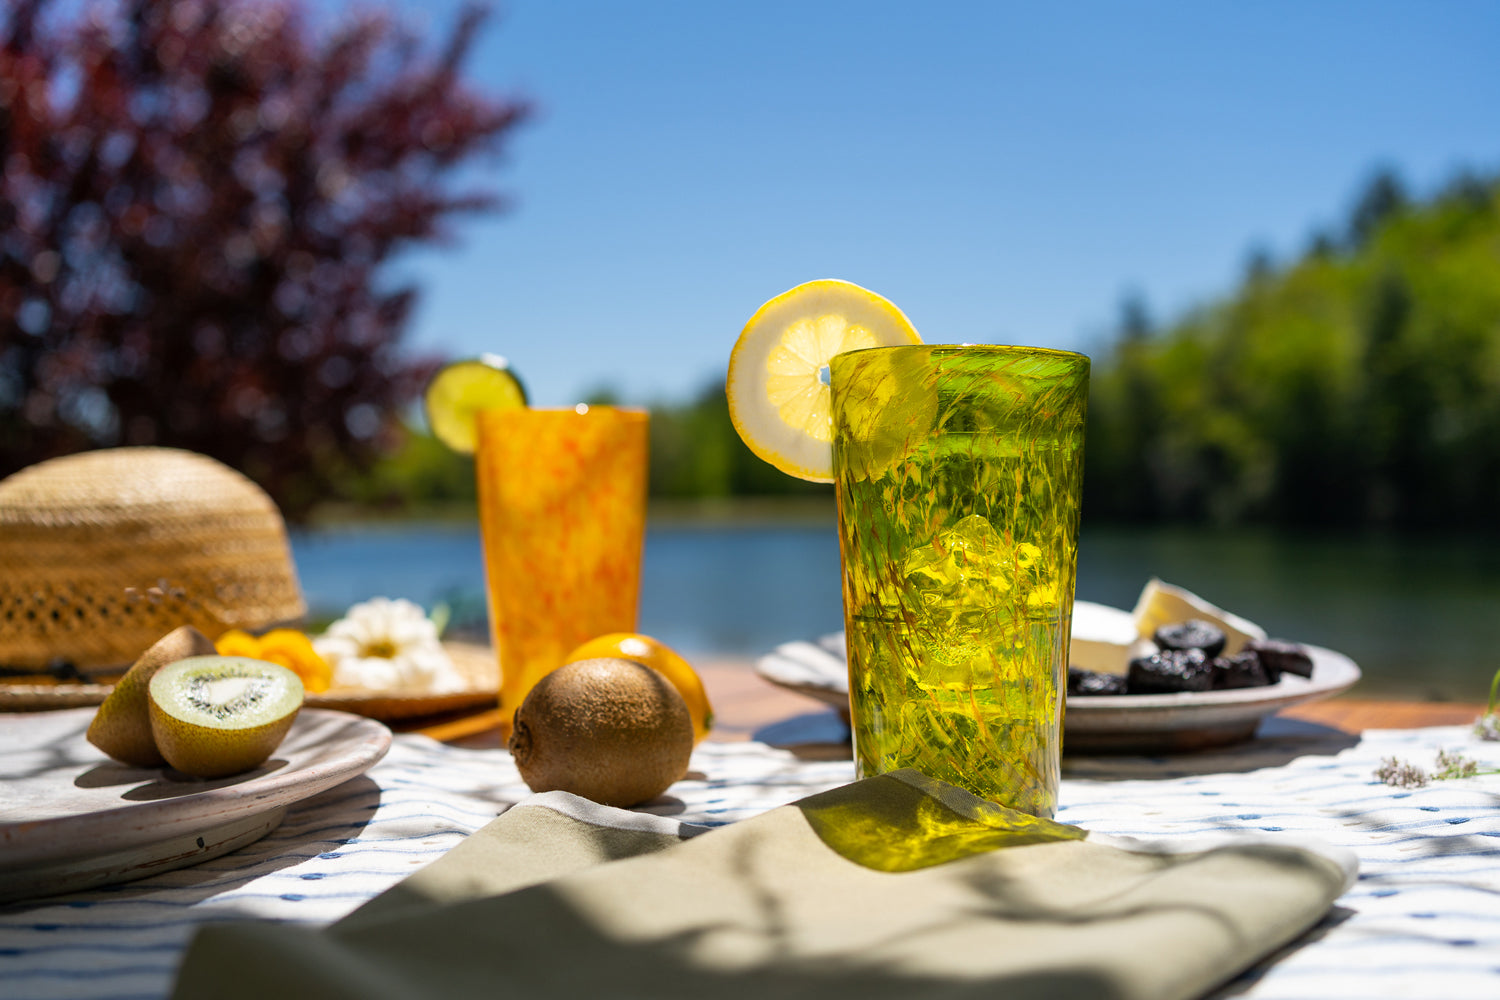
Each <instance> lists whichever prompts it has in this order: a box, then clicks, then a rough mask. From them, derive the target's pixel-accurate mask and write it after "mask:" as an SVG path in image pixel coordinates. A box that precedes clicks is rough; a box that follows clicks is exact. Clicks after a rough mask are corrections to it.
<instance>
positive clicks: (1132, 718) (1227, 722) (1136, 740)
mask: <svg viewBox="0 0 1500 1000" xmlns="http://www.w3.org/2000/svg"><path fill="white" fill-rule="evenodd" d="M1306 648H1307V650H1308V652H1309V653H1310V654H1311V655H1312V660H1313V675H1312V677H1311V678H1310V679H1307V678H1302V677H1298V676H1296V675H1294V674H1283V675H1282V678H1281V680H1280V681H1279V682H1278V683H1276V684H1272V685H1270V686H1269V687H1260V688H1243V689H1240V690H1236V691H1204V692H1202V693H1187V692H1184V693H1181V694H1138V695H1109V696H1095V697H1087V698H1086V697H1072V698H1069V699H1068V707H1067V711H1066V712H1065V713H1064V715H1063V751H1064V752H1065V753H1171V752H1180V751H1187V750H1202V749H1207V748H1209V747H1216V746H1226V745H1228V744H1231V743H1239V742H1242V741H1244V740H1248V739H1250V738H1251V737H1253V736H1254V735H1255V730H1256V727H1257V726H1258V725H1259V724H1260V721H1261V720H1262V719H1263V718H1265V717H1266V716H1269V715H1273V714H1275V713H1276V712H1278V711H1280V710H1281V709H1283V708H1287V707H1288V706H1291V705H1297V704H1300V703H1302V702H1307V701H1316V700H1317V699H1319V698H1327V697H1330V696H1332V695H1335V694H1338V693H1339V692H1340V691H1345V690H1348V688H1349V687H1351V686H1352V685H1353V684H1354V682H1355V681H1357V680H1359V677H1360V672H1359V667H1358V666H1356V665H1355V663H1354V661H1353V660H1351V659H1349V658H1348V657H1347V656H1345V655H1343V654H1342V653H1335V652H1334V651H1333V650H1331V649H1322V648H1320V647H1318V646H1307V647H1306ZM755 669H756V672H757V673H759V674H760V675H761V676H762V677H764V678H765V679H766V680H768V681H770V682H771V683H773V684H777V685H780V686H781V687H784V688H789V689H791V690H793V691H798V692H801V693H802V694H806V695H810V696H811V697H814V698H817V699H819V700H820V701H824V702H827V703H828V704H830V705H833V706H834V707H835V708H837V709H838V710H839V711H840V712H842V713H843V714H844V715H845V716H847V715H848V713H849V674H848V666H847V664H846V661H845V649H844V634H843V633H842V632H836V633H833V634H831V635H826V636H824V637H823V638H821V639H819V640H817V641H816V642H788V643H784V644H782V645H780V646H777V647H776V649H775V650H774V651H772V652H771V653H769V654H768V655H766V656H763V657H761V658H760V659H759V660H757V661H756V664H755Z"/></svg>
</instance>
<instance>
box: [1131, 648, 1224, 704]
mask: <svg viewBox="0 0 1500 1000" xmlns="http://www.w3.org/2000/svg"><path fill="white" fill-rule="evenodd" d="M1212 683H1213V668H1212V667H1210V666H1209V660H1208V657H1206V656H1204V655H1203V650H1201V649H1164V650H1162V651H1161V652H1159V653H1152V654H1151V655H1150V656H1140V657H1137V658H1135V659H1134V660H1131V661H1130V671H1129V673H1127V674H1126V685H1127V687H1128V689H1129V691H1130V693H1131V694H1172V693H1174V692H1177V691H1207V690H1208V689H1209V686H1210V685H1211V684H1212Z"/></svg>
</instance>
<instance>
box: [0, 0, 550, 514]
mask: <svg viewBox="0 0 1500 1000" xmlns="http://www.w3.org/2000/svg"><path fill="white" fill-rule="evenodd" d="M4 4H5V6H4V12H5V16H4V21H3V24H0V171H3V172H0V476H3V475H5V474H8V473H10V472H13V471H15V470H16V469H18V468H21V467H23V466H25V465H28V464H30V463H33V462H36V461H39V460H41V459H44V458H48V457H51V456H54V455H60V454H65V453H68V452H73V451H78V450H82V449H86V448H94V447H103V446H111V445H140V444H156V445H171V446H176V447H182V448H188V449H191V450H194V451H198V452H202V453H204V454H208V455H212V456H214V457H216V458H218V459H220V460H221V461H224V462H226V463H227V464H229V465H231V466H233V467H235V468H238V469H240V470H242V471H244V472H245V473H247V474H248V475H250V476H251V477H252V478H254V479H255V480H256V481H258V482H259V483H261V484H262V485H263V486H264V487H265V488H266V489H267V490H268V491H269V492H270V493H271V494H272V496H273V497H274V498H275V499H276V500H277V502H278V503H279V504H280V505H281V507H282V509H283V511H284V512H285V513H286V514H287V515H288V517H290V518H292V519H298V518H300V517H302V516H303V515H305V514H306V513H307V512H308V511H309V509H310V508H311V507H312V506H313V504H315V503H316V502H318V501H320V500H323V499H326V498H328V497H330V496H339V495H348V493H349V491H350V490H351V489H352V488H353V484H354V480H355V478H356V477H357V475H358V474H359V473H360V472H361V471H362V470H365V469H367V468H368V467H370V465H371V464H372V463H373V462H374V461H375V459H376V458H377V457H378V456H379V455H381V454H382V453H383V452H385V451H388V450H390V448H391V447H392V445H393V440H392V434H393V433H401V432H400V430H399V428H398V422H397V420H396V415H397V414H398V413H399V412H400V411H401V409H402V408H403V407H404V406H405V405H406V404H407V403H409V401H410V400H411V399H412V398H413V397H414V395H415V394H416V393H417V392H418V391H419V390H420V387H421V385H422V383H423V382H424V381H425V379H426V377H427V376H428V374H429V373H430V372H431V370H432V368H433V366H434V362H433V361H430V360H422V359H414V358H412V357H410V356H408V355H406V354H403V353H402V352H401V351H400V350H399V349H398V348H399V342H400V340H401V337H402V334H403V330H404V328H405V324H406V320H407V317H408V315H409V314H410V312H411V308H412V305H413V301H414V294H415V293H414V290H413V289H411V288H409V287H395V288H393V287H389V283H388V282H383V281H382V280H381V279H382V277H383V273H382V266H383V265H385V264H386V263H387V262H388V261H389V260H390V259H391V258H392V257H393V255H395V254H397V253H399V252H400V251H401V250H403V249H407V248H409V247H412V246H413V245H417V244H422V243H427V242H432V241H435V240H441V239H443V238H445V237H446V236H447V235H448V233H447V229H446V226H445V224H446V222H447V221H448V220H449V219H450V218H452V217H454V216H456V215H461V214H464V213H468V212H473V211H478V210H484V209H492V208H495V207H497V205H498V199H497V198H496V197H495V196H494V195H493V194H490V193H486V192H474V191H465V192H457V193H454V192H450V191H449V190H448V186H447V185H446V183H445V182H446V181H447V179H448V178H449V177H450V175H451V174H452V173H453V172H454V170H455V168H456V167H458V166H459V165H461V164H463V163H465V162H466V161H469V160H471V159H472V158H473V157H474V156H475V155H476V154H478V153H480V152H483V151H497V150H498V149H499V148H500V147H501V145H502V141H503V140H505V139H506V138H507V137H508V136H509V135H510V134H511V132H512V130H513V129H514V127H515V126H516V124H517V123H519V122H520V121H521V120H522V119H523V118H524V117H525V116H526V113H527V108H526V106H525V105H524V104H522V103H519V102H514V101H499V100H495V99H491V98H488V97H485V96H483V95H480V94H477V93H474V92H472V91H470V90H469V89H468V88H466V87H465V86H464V85H463V83H462V82H461V81H460V79H459V75H458V74H459V69H460V66H461V63H462V61H463V59H464V57H465V54H466V53H467V52H468V50H469V48H470V45H471V42H472V40H473V38H474V35H475V32H476V30H477V29H478V27H479V25H480V22H481V20H482V13H481V11H480V10H479V9H478V8H470V9H468V10H467V11H466V12H465V13H464V14H463V15H462V17H461V18H460V20H459V22H458V23H457V25H456V26H455V28H454V30H453V31H452V33H451V35H450V37H449V38H448V39H447V40H446V42H445V44H443V45H442V46H441V48H440V49H439V50H438V51H437V52H435V53H430V54H429V53H426V52H424V47H423V45H422V44H421V40H420V39H418V38H416V37H415V36H413V35H412V34H411V33H409V32H407V31H406V30H405V29H404V28H402V27H401V26H400V25H398V24H396V23H395V22H394V21H392V20H391V19H390V18H389V17H388V16H387V15H385V14H383V13H379V12H366V13H364V14H361V15H359V16H357V17H356V18H354V19H352V20H349V21H347V22H345V23H342V24H341V25H340V26H338V27H337V28H336V29H334V30H332V31H331V32H329V33H327V34H326V37H318V36H317V35H316V33H315V32H314V31H313V29H312V28H311V27H310V25H309V22H308V18H307V15H306V13H305V11H304V9H303V8H302V7H301V6H299V4H298V3H296V2H293V0H285V2H271V0H119V2H116V3H113V4H109V5H103V6H97V7H88V8H87V9H86V10H80V9H79V8H78V6H77V5H71V4H69V5H65V7H64V8H63V9H61V10H56V9H54V5H53V4H52V3H50V2H49V0H4Z"/></svg>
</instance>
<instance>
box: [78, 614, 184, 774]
mask: <svg viewBox="0 0 1500 1000" xmlns="http://www.w3.org/2000/svg"><path fill="white" fill-rule="evenodd" d="M213 651H214V644H213V643H212V642H210V641H209V639H208V636H206V635H204V634H203V633H202V632H199V631H198V630H197V629H195V628H193V626H191V625H184V626H182V627H181V628H178V629H173V630H172V631H171V632H168V633H167V634H166V635H164V636H162V637H161V638H160V639H158V640H157V641H156V643H155V644H154V645H152V647H151V648H150V649H148V650H146V651H145V652H144V653H142V654H141V658H140V659H138V660H136V661H135V663H134V664H132V665H131V667H130V669H129V670H128V671H126V673H125V676H124V677H121V678H120V680H119V682H118V683H116V684H115V688H114V690H113V691H111V692H110V693H109V695H108V696H107V697H106V698H105V699H104V702H103V703H102V704H101V705H100V706H99V711H98V712H96V713H95V714H94V721H93V722H91V723H89V731H88V741H89V742H90V743H92V744H94V746H96V747H98V748H99V749H100V750H103V751H104V752H105V753H107V754H109V756H111V757H113V758H114V759H115V760H118V761H120V762H121V763H125V764H134V765H135V766H136V767H160V766H161V765H162V764H165V763H166V760H165V759H164V758H163V757H162V755H161V751H160V750H158V749H157V748H156V740H155V739H154V738H153V737H152V735H151V715H150V711H149V709H148V707H147V696H146V687H147V685H149V684H150V683H151V678H152V677H153V676H155V674H156V672H157V671H158V670H160V669H161V668H162V667H165V666H166V665H167V664H169V663H176V662H177V661H178V660H185V659H187V658H188V657H190V656H207V655H209V654H211V653H213Z"/></svg>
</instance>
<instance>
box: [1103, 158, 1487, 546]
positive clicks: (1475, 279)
mask: <svg viewBox="0 0 1500 1000" xmlns="http://www.w3.org/2000/svg"><path fill="white" fill-rule="evenodd" d="M1347 232H1348V237H1347V239H1346V240H1344V241H1342V242H1341V243H1336V242H1334V241H1332V240H1330V239H1328V238H1327V237H1326V236H1323V237H1320V238H1319V239H1318V240H1316V241H1315V243H1314V245H1313V246H1312V247H1310V248H1309V250H1308V251H1307V252H1306V253H1305V254H1304V255H1303V256H1302V257H1301V259H1299V260H1296V261H1294V262H1291V263H1289V264H1287V265H1284V266H1282V267H1279V268H1278V267H1276V266H1275V265H1272V264H1270V263H1269V262H1268V261H1266V260H1265V259H1264V258H1262V259H1261V261H1260V263H1259V265H1258V266H1256V267H1254V268H1251V269H1250V271H1249V273H1247V276H1246V278H1245V280H1244V282H1243V284H1242V285H1241V287H1240V288H1239V289H1238V290H1236V291H1235V292H1234V293H1233V294H1232V295H1230V296H1228V297H1227V298H1226V299H1225V300H1223V301H1221V302H1218V303H1215V304H1212V305H1210V306H1208V307H1206V308H1203V309H1201V310H1198V311H1195V312H1194V313H1192V314H1191V315H1188V316H1187V317H1185V318H1183V319H1182V320H1181V321H1179V322H1177V323H1175V324H1173V325H1171V326H1170V327H1168V328H1166V329H1162V330H1157V331H1150V330H1143V329H1142V324H1141V323H1140V322H1139V321H1138V317H1137V318H1136V319H1131V318H1130V317H1128V316H1127V319H1126V321H1125V322H1122V332H1121V335H1120V336H1119V337H1118V338H1117V340H1116V342H1115V343H1114V344H1113V345H1112V347H1111V348H1110V349H1109V351H1108V352H1106V354H1105V355H1104V356H1103V357H1100V358H1096V362H1095V369H1094V382H1093V393H1092V398H1091V402H1090V409H1091V412H1090V424H1089V439H1088V441H1089V444H1088V448H1089V455H1088V470H1087V475H1086V481H1085V491H1086V497H1085V509H1086V510H1087V511H1088V515H1089V517H1090V518H1091V519H1121V520H1168V519H1170V520H1192V521H1203V522H1216V523H1229V522H1250V521H1254V522H1264V523H1275V524H1282V525H1300V526H1327V527H1360V526H1386V527H1393V528H1402V529H1426V528H1437V527H1473V528H1484V529H1489V530H1494V528H1495V523H1496V522H1495V518H1494V510H1495V505H1496V499H1497V497H1500V182H1497V181H1495V180H1494V179H1488V180H1479V179H1476V178H1472V177H1465V178H1460V179H1459V180H1457V181H1455V182H1453V183H1452V184H1450V185H1449V186H1448V187H1447V189H1445V190H1444V191H1443V192H1441V193H1440V194H1438V195H1436V196H1434V197H1432V198H1430V199H1429V200H1427V201H1425V202H1421V203H1417V202H1413V201H1412V200H1411V199H1410V198H1409V196H1408V195H1407V194H1406V192H1405V189H1404V188H1403V187H1402V185H1401V183H1400V181H1399V180H1398V179H1397V178H1396V177H1395V176H1394V175H1392V174H1389V173H1382V174H1380V175H1377V177H1376V178H1375V179H1374V180H1373V181H1372V182H1371V184H1370V186H1369V188H1368V189H1367V190H1366V191H1365V192H1364V194H1363V196H1362V197H1361V198H1359V199H1358V201H1357V203H1356V207H1355V209H1354V211H1353V212H1352V213H1351V218H1350V220H1349V224H1348V228H1347Z"/></svg>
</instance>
